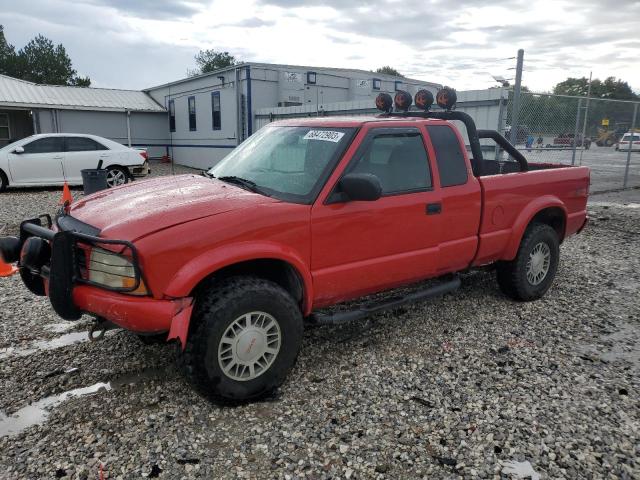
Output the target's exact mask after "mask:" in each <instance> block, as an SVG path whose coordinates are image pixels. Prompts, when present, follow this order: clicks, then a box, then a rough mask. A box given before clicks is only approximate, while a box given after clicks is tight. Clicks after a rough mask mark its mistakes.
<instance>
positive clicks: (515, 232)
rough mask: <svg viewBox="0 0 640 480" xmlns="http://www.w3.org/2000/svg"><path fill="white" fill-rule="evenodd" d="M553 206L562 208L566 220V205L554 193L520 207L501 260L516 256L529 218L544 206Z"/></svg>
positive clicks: (529, 220) (531, 218)
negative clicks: (520, 209)
mask: <svg viewBox="0 0 640 480" xmlns="http://www.w3.org/2000/svg"><path fill="white" fill-rule="evenodd" d="M554 207H555V208H560V209H561V210H562V212H563V214H564V218H565V220H566V218H567V207H566V206H565V205H564V203H563V202H562V201H561V200H560V199H559V198H558V197H556V196H554V195H544V196H542V197H538V198H536V199H535V200H533V201H531V203H529V204H528V205H527V206H526V207H525V208H523V209H522V211H521V212H520V215H518V218H516V221H515V222H514V224H513V228H512V229H511V237H510V239H509V242H508V243H507V246H506V248H505V250H504V253H503V255H502V259H503V260H513V259H514V258H515V257H516V255H517V254H518V248H519V247H520V242H521V241H522V237H523V235H524V232H525V230H526V229H527V227H528V226H529V224H530V223H531V220H533V217H535V216H536V215H537V214H538V213H539V212H541V211H542V210H544V209H545V208H554ZM565 223H566V222H565Z"/></svg>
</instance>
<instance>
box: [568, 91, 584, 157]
mask: <svg viewBox="0 0 640 480" xmlns="http://www.w3.org/2000/svg"><path fill="white" fill-rule="evenodd" d="M581 109H582V98H579V99H578V110H577V111H576V128H575V130H574V131H573V152H572V153H571V165H575V164H576V148H577V147H578V128H580V110H581ZM583 142H584V140H583Z"/></svg>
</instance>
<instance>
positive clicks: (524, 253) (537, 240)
mask: <svg viewBox="0 0 640 480" xmlns="http://www.w3.org/2000/svg"><path fill="white" fill-rule="evenodd" d="M539 244H543V245H546V247H547V248H548V249H549V255H550V257H549V265H548V269H547V271H546V274H544V276H543V277H542V279H541V280H539V283H537V284H534V283H532V282H531V281H530V280H529V279H528V277H527V268H528V262H529V258H530V255H531V253H532V252H533V250H534V249H535V248H536V247H537V246H538V245H539ZM542 248H545V247H542ZM559 260H560V241H559V239H558V234H557V233H556V231H555V230H554V229H553V228H552V227H550V226H549V225H546V224H542V223H534V224H531V225H530V226H529V227H528V228H527V230H526V232H525V234H524V236H523V237H522V241H521V242H520V247H519V248H518V254H517V255H516V258H515V259H513V260H512V261H510V262H499V263H498V265H497V269H496V274H497V279H498V285H499V286H500V290H502V292H503V293H504V294H505V295H507V296H509V297H511V298H513V299H514V300H520V301H530V300H537V299H539V298H540V297H542V296H543V295H544V294H545V293H546V292H547V290H549V288H550V287H551V284H552V283H553V279H554V278H555V276H556V272H557V270H558V262H559Z"/></svg>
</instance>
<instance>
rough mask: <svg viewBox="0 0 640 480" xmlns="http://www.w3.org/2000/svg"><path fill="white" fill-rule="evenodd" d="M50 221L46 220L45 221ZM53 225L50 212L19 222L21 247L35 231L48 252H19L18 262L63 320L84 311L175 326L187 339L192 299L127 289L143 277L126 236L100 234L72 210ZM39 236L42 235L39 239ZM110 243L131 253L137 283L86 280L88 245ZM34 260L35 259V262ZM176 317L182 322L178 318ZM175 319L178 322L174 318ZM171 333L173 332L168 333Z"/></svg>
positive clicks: (145, 328)
mask: <svg viewBox="0 0 640 480" xmlns="http://www.w3.org/2000/svg"><path fill="white" fill-rule="evenodd" d="M45 222H46V226H45V225H43V223H45ZM56 227H57V230H56V229H52V222H51V218H50V217H49V216H43V217H39V218H36V219H31V220H27V221H25V222H23V223H22V224H21V226H20V239H19V241H20V247H21V249H22V246H23V245H24V244H25V242H27V241H28V240H29V239H30V238H31V237H36V238H38V239H43V240H44V241H46V243H47V245H48V246H47V249H46V252H47V257H46V258H42V256H37V258H38V259H39V260H40V261H39V262H27V261H26V260H25V258H26V256H25V255H22V254H21V258H20V261H19V262H18V266H19V268H20V275H21V277H22V280H23V282H24V283H25V285H26V286H27V288H28V289H29V290H31V291H32V292H33V293H35V294H37V295H47V296H48V297H49V300H50V302H51V305H52V307H53V309H54V310H55V311H56V313H57V314H58V315H59V316H60V317H62V318H64V319H65V320H77V319H79V318H80V316H81V315H82V314H83V313H88V314H91V315H94V316H96V317H100V318H104V319H106V320H109V321H111V322H113V323H115V324H116V325H118V326H120V327H122V328H125V329H127V330H132V331H134V332H139V333H162V332H167V331H171V333H172V334H173V336H174V337H176V338H180V339H181V340H184V339H185V338H186V330H185V322H184V318H185V317H186V328H188V319H189V318H190V313H191V307H192V299H191V298H181V299H167V300H162V299H155V298H153V297H151V296H136V295H130V294H127V293H128V292H133V291H134V290H135V289H136V288H138V286H139V285H140V284H141V282H143V278H142V271H141V269H140V265H139V257H138V252H137V250H136V248H135V246H134V245H133V244H132V243H130V242H128V241H125V240H109V239H105V238H100V237H99V236H98V235H99V233H100V231H99V230H98V229H96V228H95V227H92V226H91V225H87V224H84V223H82V222H80V221H79V220H76V219H74V218H73V217H70V216H68V215H60V216H58V218H56ZM38 242H40V240H38ZM87 246H88V247H100V248H105V247H107V248H110V249H111V250H112V251H116V250H117V251H118V253H119V254H126V256H127V257H129V258H130V259H131V263H132V264H133V271H134V275H135V282H134V285H132V286H131V287H128V288H109V287H105V286H103V285H98V284H95V283H93V282H91V281H90V280H88V276H87V269H88V268H90V267H89V266H88V265H87V262H86V259H83V256H84V252H85V248H86V247H87ZM34 263H36V264H34ZM176 319H178V320H179V321H178V322H175V321H176ZM175 323H177V324H175ZM170 337H171V335H170Z"/></svg>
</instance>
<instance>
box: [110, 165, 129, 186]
mask: <svg viewBox="0 0 640 480" xmlns="http://www.w3.org/2000/svg"><path fill="white" fill-rule="evenodd" d="M112 177H115V178H118V179H121V180H118V181H121V182H122V183H118V184H113V183H112V182H111V180H110V179H111V178H112ZM130 178H131V175H130V173H129V170H128V169H127V168H125V167H119V166H113V167H108V168H107V187H109V188H113V187H119V186H120V185H124V184H125V183H128V182H129V179H130Z"/></svg>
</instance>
